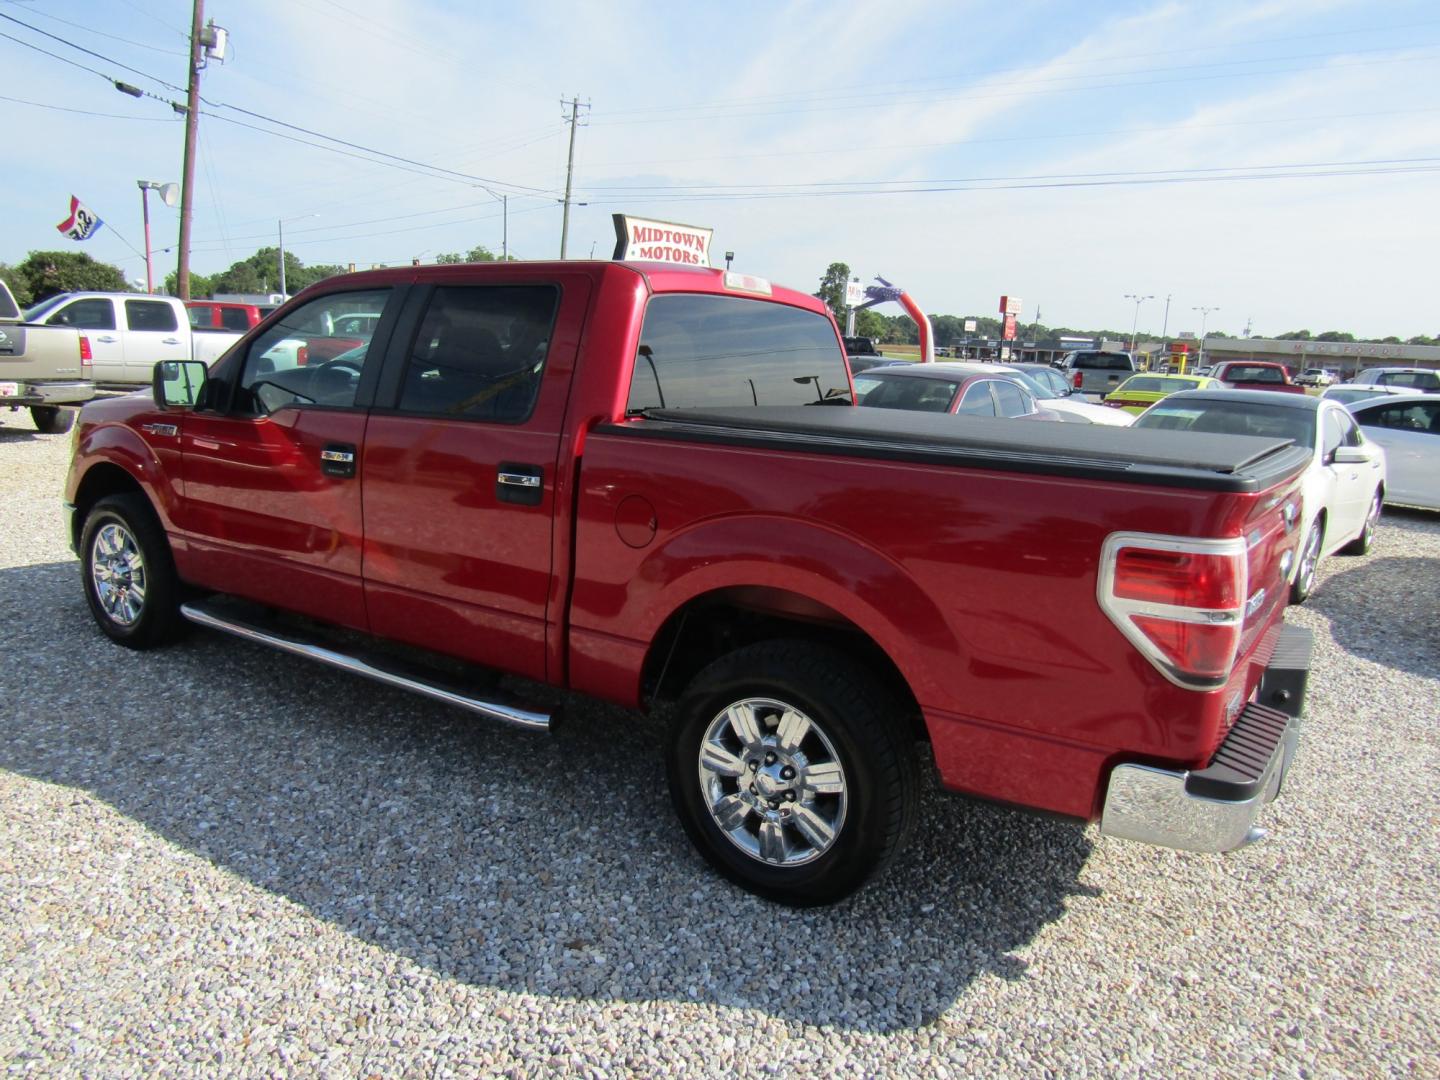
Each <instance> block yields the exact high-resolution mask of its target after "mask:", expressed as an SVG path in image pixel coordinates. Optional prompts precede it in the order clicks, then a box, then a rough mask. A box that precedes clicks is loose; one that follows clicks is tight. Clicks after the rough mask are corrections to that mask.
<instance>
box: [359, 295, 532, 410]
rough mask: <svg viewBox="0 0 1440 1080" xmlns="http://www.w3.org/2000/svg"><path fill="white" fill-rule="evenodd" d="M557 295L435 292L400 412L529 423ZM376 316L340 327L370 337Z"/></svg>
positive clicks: (408, 371) (407, 374)
mask: <svg viewBox="0 0 1440 1080" xmlns="http://www.w3.org/2000/svg"><path fill="white" fill-rule="evenodd" d="M559 302H560V293H559V291H558V290H557V289H555V288H553V287H552V286H549V285H495V286H483V285H482V286H473V287H472V286H445V287H441V288H438V289H436V290H435V294H434V296H433V297H432V298H431V300H430V307H429V308H428V309H427V310H426V312H425V318H424V319H423V320H422V321H421V323H420V332H419V333H418V334H417V335H416V336H415V344H414V345H413V346H412V347H411V350H410V359H409V362H408V364H407V366H406V369H405V382H404V385H403V387H402V389H401V392H400V408H401V410H402V411H405V412H420V413H430V414H434V415H440V416H448V417H455V418H457V419H462V418H463V419H467V420H494V421H499V422H501V423H519V422H520V421H522V420H525V419H527V418H528V417H529V416H530V413H531V411H532V410H533V409H534V407H535V399H536V396H537V395H538V393H539V390H540V376H541V374H542V372H543V371H544V368H545V356H546V353H547V351H548V349H549V344H550V330H551V326H552V324H553V323H554V321H555V309H556V307H557V306H558V305H559ZM375 321H378V317H374V318H372V317H368V316H364V315H355V316H352V317H350V318H348V319H347V318H345V317H341V318H338V319H337V320H336V324H337V326H344V327H361V328H362V329H360V330H357V331H356V332H359V333H366V334H368V333H369V331H368V330H364V329H363V328H364V327H367V326H371V325H372V324H373V323H374V322H375Z"/></svg>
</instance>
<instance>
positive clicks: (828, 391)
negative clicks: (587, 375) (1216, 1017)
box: [627, 293, 851, 413]
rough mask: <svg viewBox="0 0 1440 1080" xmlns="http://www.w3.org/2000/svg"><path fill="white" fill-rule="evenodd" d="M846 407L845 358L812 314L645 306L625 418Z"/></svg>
mask: <svg viewBox="0 0 1440 1080" xmlns="http://www.w3.org/2000/svg"><path fill="white" fill-rule="evenodd" d="M849 404H851V399H850V377H849V369H848V368H847V367H846V364H845V354H844V352H843V351H842V350H841V348H840V341H839V339H837V338H836V336H835V330H834V327H833V326H832V325H831V323H830V320H829V319H827V318H825V316H823V315H821V314H819V313H818V312H814V311H805V310H804V309H802V308H793V307H788V306H786V305H784V304H777V303H771V302H769V301H764V300H750V299H747V298H745V297H739V296H715V295H691V294H681V293H672V294H668V295H663V296H656V297H653V298H651V300H650V304H649V307H648V308H647V309H646V312H645V325H644V327H643V328H642V330H641V332H640V348H639V351H638V353H637V355H636V357H635V371H634V375H633V377H632V378H631V381H630V400H629V405H628V409H627V411H629V412H631V413H635V412H639V411H641V410H644V409H654V408H661V409H665V408H668V409H700V408H725V407H727V406H743V405H751V406H755V405H849Z"/></svg>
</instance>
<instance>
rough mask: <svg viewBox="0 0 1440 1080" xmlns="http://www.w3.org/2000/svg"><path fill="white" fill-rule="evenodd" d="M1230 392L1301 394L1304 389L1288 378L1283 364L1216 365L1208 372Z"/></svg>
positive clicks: (1242, 362) (1234, 362)
mask: <svg viewBox="0 0 1440 1080" xmlns="http://www.w3.org/2000/svg"><path fill="white" fill-rule="evenodd" d="M1210 375H1211V377H1212V378H1215V379H1219V380H1220V381H1221V382H1223V383H1224V384H1225V385H1226V386H1228V387H1230V389H1231V390H1279V391H1280V392H1281V393H1285V394H1303V393H1305V387H1303V386H1301V385H1300V384H1299V383H1297V382H1296V381H1295V380H1293V379H1292V378H1290V369H1289V368H1287V367H1286V366H1285V365H1284V364H1276V363H1272V362H1270V361H1268V360H1229V361H1226V362H1225V363H1223V364H1216V365H1215V366H1214V367H1213V368H1212V369H1211V371H1210Z"/></svg>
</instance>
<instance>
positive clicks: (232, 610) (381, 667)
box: [180, 597, 550, 731]
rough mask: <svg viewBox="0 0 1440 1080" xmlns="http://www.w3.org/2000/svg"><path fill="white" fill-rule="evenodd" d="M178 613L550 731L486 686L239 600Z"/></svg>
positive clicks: (545, 722) (535, 712) (534, 712)
mask: <svg viewBox="0 0 1440 1080" xmlns="http://www.w3.org/2000/svg"><path fill="white" fill-rule="evenodd" d="M180 614H181V615H183V616H185V618H187V619H189V620H190V621H191V622H193V623H195V624H197V625H199V626H205V627H208V628H210V629H211V630H222V631H224V632H225V633H227V634H234V635H235V636H236V637H239V638H244V639H245V640H246V641H254V642H258V643H259V644H261V645H269V646H270V647H271V648H274V649H279V650H280V651H282V652H287V653H291V654H292V655H294V656H303V657H305V658H306V659H309V660H318V661H319V662H320V663H322V664H329V665H330V666H331V667H336V668H339V669H340V670H341V671H348V672H350V673H351V674H352V675H360V676H362V677H364V678H367V679H374V680H375V681H376V682H381V683H384V684H386V685H387V686H395V687H398V688H400V689H401V690H409V691H410V692H411V693H415V694H420V695H422V696H423V697H428V698H433V699H434V700H435V701H443V702H445V703H446V704H447V705H455V706H458V707H459V708H461V709H465V710H467V711H469V712H473V713H477V714H479V715H480V716H484V717H486V718H488V719H491V720H499V721H501V722H502V723H506V724H513V725H515V726H516V727H522V728H528V729H529V730H531V731H548V730H550V714H549V713H548V712H544V711H542V710H540V709H537V708H535V707H533V706H531V705H529V704H528V703H524V702H520V701H517V700H515V699H513V698H510V697H509V696H508V695H504V694H501V693H500V692H498V691H497V690H494V689H491V688H487V689H486V690H485V696H484V697H483V698H482V697H479V696H477V695H476V688H475V687H474V686H473V685H468V684H467V683H466V682H464V681H463V680H461V679H458V678H453V677H450V676H447V675H446V674H444V673H442V672H439V671H433V670H431V669H429V668H426V667H423V666H422V665H420V664H414V663H409V662H407V661H405V660H403V659H401V658H399V657H395V656H390V655H388V654H385V653H382V652H380V651H379V650H377V649H367V648H365V647H363V646H360V645H355V644H351V643H348V642H346V643H339V642H337V641H335V640H332V639H331V638H329V637H327V636H325V635H323V634H320V633H312V632H309V631H307V630H306V629H304V628H303V627H297V626H295V625H293V624H291V623H288V622H286V623H283V624H282V623H280V622H279V621H277V620H274V619H271V618H269V617H267V615H266V614H265V613H264V609H259V608H251V607H250V606H249V605H245V606H244V607H243V608H242V607H241V605H239V604H236V603H234V602H227V601H226V600H225V599H223V598H219V597H215V598H207V599H205V600H195V601H191V602H190V603H188V604H182V605H181V606H180Z"/></svg>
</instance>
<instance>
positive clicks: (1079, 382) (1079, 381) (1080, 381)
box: [1071, 371, 1085, 390]
mask: <svg viewBox="0 0 1440 1080" xmlns="http://www.w3.org/2000/svg"><path fill="white" fill-rule="evenodd" d="M1071 384H1072V385H1073V386H1074V387H1075V389H1076V390H1079V389H1081V388H1082V387H1083V386H1084V385H1085V373H1084V372H1083V371H1077V372H1075V375H1074V378H1073V379H1072V380H1071Z"/></svg>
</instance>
